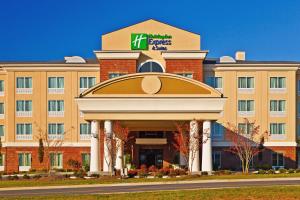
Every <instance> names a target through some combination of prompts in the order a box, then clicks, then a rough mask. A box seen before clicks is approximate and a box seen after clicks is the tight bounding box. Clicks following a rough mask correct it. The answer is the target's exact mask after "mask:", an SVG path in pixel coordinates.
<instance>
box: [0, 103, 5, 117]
mask: <svg viewBox="0 0 300 200" xmlns="http://www.w3.org/2000/svg"><path fill="white" fill-rule="evenodd" d="M3 118H4V103H0V119H3Z"/></svg>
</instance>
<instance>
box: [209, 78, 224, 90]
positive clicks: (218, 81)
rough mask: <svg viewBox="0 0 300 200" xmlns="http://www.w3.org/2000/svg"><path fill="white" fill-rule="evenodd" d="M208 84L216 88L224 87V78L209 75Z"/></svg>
mask: <svg viewBox="0 0 300 200" xmlns="http://www.w3.org/2000/svg"><path fill="white" fill-rule="evenodd" d="M205 82H206V84H207V85H209V86H211V87H213V88H216V89H222V88H223V78H222V77H207V78H206V81H205Z"/></svg>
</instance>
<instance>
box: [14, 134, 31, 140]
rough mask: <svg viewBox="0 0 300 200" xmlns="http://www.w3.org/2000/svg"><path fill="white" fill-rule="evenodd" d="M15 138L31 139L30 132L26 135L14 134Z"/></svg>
mask: <svg viewBox="0 0 300 200" xmlns="http://www.w3.org/2000/svg"><path fill="white" fill-rule="evenodd" d="M16 139H17V140H32V134H28V135H26V134H25V135H17V136H16Z"/></svg>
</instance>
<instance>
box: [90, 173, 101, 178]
mask: <svg viewBox="0 0 300 200" xmlns="http://www.w3.org/2000/svg"><path fill="white" fill-rule="evenodd" d="M91 177H95V178H99V177H100V176H99V174H92V175H91Z"/></svg>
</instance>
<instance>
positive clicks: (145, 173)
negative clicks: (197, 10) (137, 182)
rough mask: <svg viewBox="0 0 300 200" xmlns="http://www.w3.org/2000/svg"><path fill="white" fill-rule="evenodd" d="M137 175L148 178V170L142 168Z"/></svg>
mask: <svg viewBox="0 0 300 200" xmlns="http://www.w3.org/2000/svg"><path fill="white" fill-rule="evenodd" d="M137 174H138V175H139V177H146V176H148V172H147V168H146V169H145V168H141V169H139V170H138V172H137Z"/></svg>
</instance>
